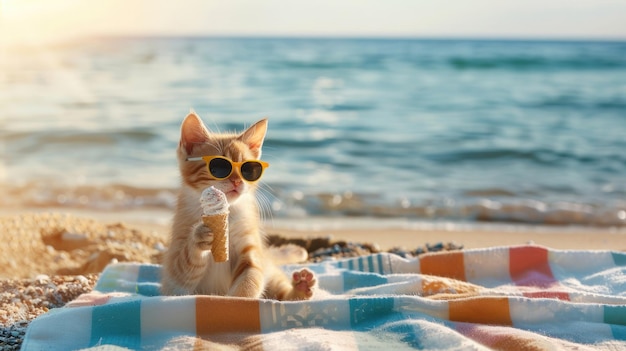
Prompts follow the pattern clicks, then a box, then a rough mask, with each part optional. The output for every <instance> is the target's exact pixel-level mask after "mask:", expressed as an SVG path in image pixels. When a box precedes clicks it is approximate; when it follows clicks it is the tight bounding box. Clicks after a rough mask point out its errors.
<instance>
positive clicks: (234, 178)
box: [229, 176, 242, 188]
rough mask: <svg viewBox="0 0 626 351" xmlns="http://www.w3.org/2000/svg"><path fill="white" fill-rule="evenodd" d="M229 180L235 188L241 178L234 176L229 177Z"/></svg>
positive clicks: (239, 183)
mask: <svg viewBox="0 0 626 351" xmlns="http://www.w3.org/2000/svg"><path fill="white" fill-rule="evenodd" d="M229 180H230V182H231V183H233V186H234V187H235V188H237V187H239V185H241V182H242V180H241V178H239V177H236V176H235V177H230V178H229Z"/></svg>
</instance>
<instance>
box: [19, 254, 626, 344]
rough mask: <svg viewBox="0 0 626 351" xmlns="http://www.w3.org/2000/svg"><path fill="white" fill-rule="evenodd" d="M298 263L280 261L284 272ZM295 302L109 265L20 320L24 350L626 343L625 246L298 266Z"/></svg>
mask: <svg viewBox="0 0 626 351" xmlns="http://www.w3.org/2000/svg"><path fill="white" fill-rule="evenodd" d="M298 267H301V266H286V267H284V269H285V270H286V271H291V270H293V269H296V268H298ZM306 267H308V268H309V269H311V270H313V271H315V272H316V273H317V275H318V280H319V286H320V289H321V290H320V291H319V293H317V294H316V296H315V298H314V299H313V300H310V301H302V302H278V301H272V300H255V299H241V298H231V297H219V296H179V297H164V296H160V294H159V277H160V270H161V268H160V266H157V265H145V264H126V263H125V264H114V265H110V266H108V267H107V268H106V270H105V271H104V272H103V273H102V275H101V277H100V279H99V281H98V284H97V286H96V288H95V290H94V291H93V292H92V293H89V294H85V295H82V296H81V297H79V298H78V299H77V300H75V301H73V302H71V303H70V304H68V305H67V306H66V307H63V308H59V309H55V310H51V311H50V312H49V313H47V314H45V315H42V316H40V317H39V318H37V319H35V320H34V321H33V322H32V323H31V325H30V326H29V328H28V331H27V334H26V337H25V340H24V343H23V350H73V349H90V348H91V349H94V350H107V349H110V350H125V349H132V350H163V349H211V350H212V349H253V350H302V349H306V350H404V349H417V350H446V349H449V350H544V349H545V350H553V349H565V350H567V349H571V350H620V349H624V350H626V254H624V253H621V252H611V251H562V250H552V249H547V248H544V247H540V246H515V247H496V248H488V249H476V250H465V251H455V252H441V253H432V254H426V255H422V256H420V257H419V258H412V259H403V258H401V257H399V256H396V255H392V254H375V255H371V256H363V257H356V258H351V259H345V260H340V261H326V262H322V263H316V264H307V265H306Z"/></svg>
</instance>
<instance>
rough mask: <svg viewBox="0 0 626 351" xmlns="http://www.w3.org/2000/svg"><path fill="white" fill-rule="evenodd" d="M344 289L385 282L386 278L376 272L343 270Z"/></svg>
mask: <svg viewBox="0 0 626 351" xmlns="http://www.w3.org/2000/svg"><path fill="white" fill-rule="evenodd" d="M342 276H343V289H344V291H348V290H352V289H356V288H363V287H366V286H376V285H383V284H387V278H386V277H384V276H382V275H380V274H376V273H361V272H351V271H346V272H343V274H342Z"/></svg>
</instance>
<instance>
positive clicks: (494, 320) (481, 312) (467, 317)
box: [448, 297, 513, 325]
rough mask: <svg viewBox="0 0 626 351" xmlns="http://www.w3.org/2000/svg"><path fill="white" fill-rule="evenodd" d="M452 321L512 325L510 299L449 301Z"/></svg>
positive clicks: (481, 298)
mask: <svg viewBox="0 0 626 351" xmlns="http://www.w3.org/2000/svg"><path fill="white" fill-rule="evenodd" d="M448 306H449V316H450V320H451V321H455V322H467V323H481V324H499V325H512V324H513V322H512V321H511V313H510V310H509V299H508V298H506V297H475V298H469V299H462V300H451V301H448Z"/></svg>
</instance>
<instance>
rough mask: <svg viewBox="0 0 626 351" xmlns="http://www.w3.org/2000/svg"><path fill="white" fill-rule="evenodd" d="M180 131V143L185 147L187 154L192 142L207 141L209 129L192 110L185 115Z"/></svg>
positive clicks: (191, 147)
mask: <svg viewBox="0 0 626 351" xmlns="http://www.w3.org/2000/svg"><path fill="white" fill-rule="evenodd" d="M180 131H181V132H180V145H181V146H183V147H184V148H185V150H186V151H187V153H188V154H190V153H191V150H192V149H193V145H194V144H200V143H206V142H207V141H209V130H208V129H207V127H205V126H204V123H202V120H201V119H200V117H198V115H197V114H195V113H194V112H191V113H189V114H188V115H187V117H185V120H184V121H183V124H182V126H181V128H180Z"/></svg>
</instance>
